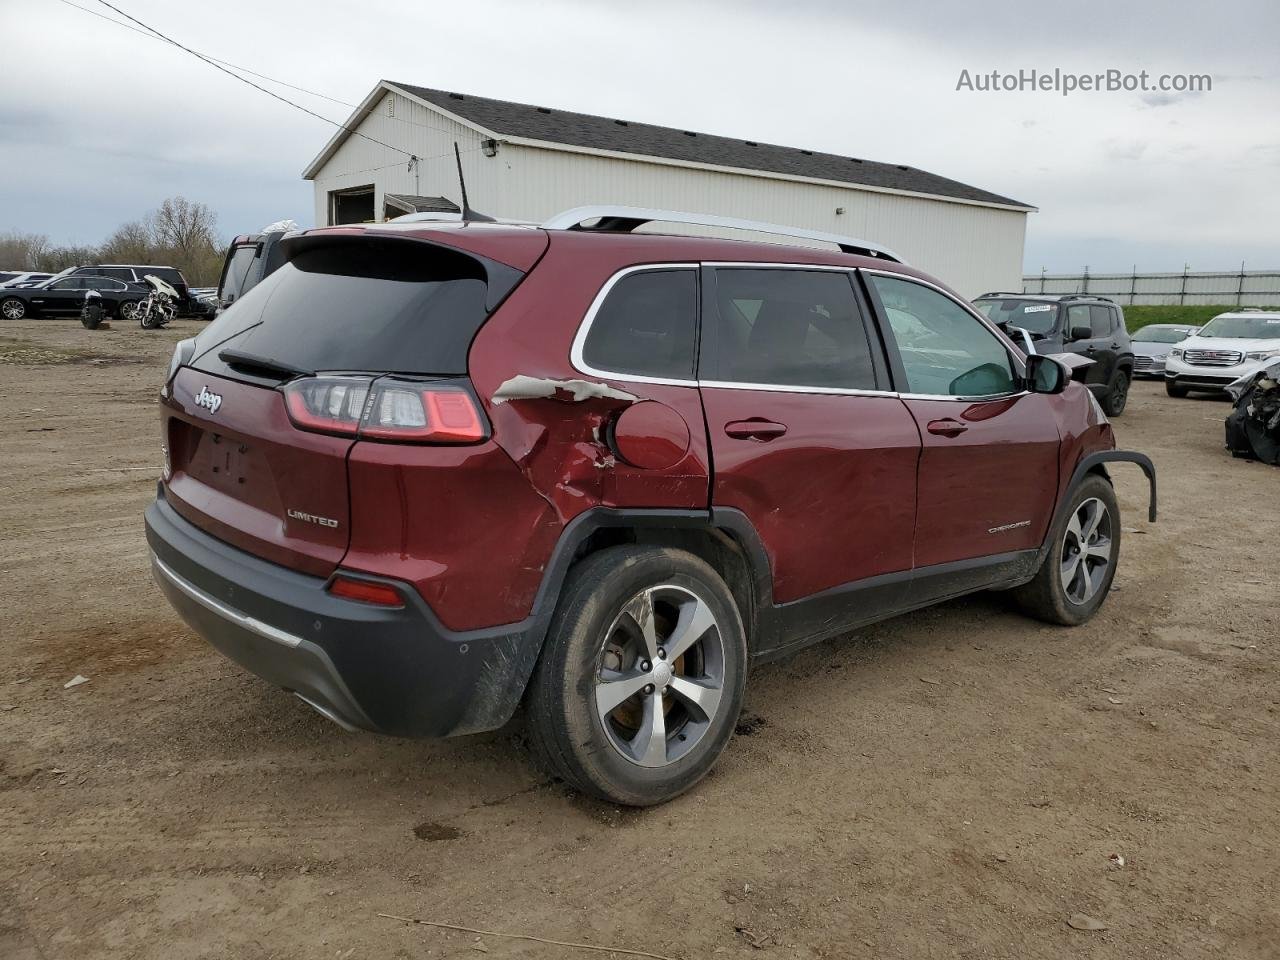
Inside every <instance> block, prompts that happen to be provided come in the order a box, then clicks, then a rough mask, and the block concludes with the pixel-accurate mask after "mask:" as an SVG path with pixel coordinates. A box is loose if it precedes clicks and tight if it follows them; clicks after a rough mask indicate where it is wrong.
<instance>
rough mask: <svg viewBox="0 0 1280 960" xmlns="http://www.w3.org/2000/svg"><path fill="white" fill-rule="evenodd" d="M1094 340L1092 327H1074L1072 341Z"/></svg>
mask: <svg viewBox="0 0 1280 960" xmlns="http://www.w3.org/2000/svg"><path fill="white" fill-rule="evenodd" d="M1092 338H1093V329H1092V328H1091V327H1072V328H1071V339H1072V340H1091V339H1092Z"/></svg>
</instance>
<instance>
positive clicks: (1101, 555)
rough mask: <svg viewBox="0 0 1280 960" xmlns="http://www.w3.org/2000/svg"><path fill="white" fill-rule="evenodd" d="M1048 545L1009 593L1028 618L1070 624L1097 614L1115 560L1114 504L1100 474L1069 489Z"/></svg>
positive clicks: (1117, 524) (1113, 572) (1108, 587)
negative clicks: (1031, 572)
mask: <svg viewBox="0 0 1280 960" xmlns="http://www.w3.org/2000/svg"><path fill="white" fill-rule="evenodd" d="M1049 543H1050V547H1049V552H1048V553H1047V554H1046V555H1045V558H1044V562H1043V563H1042V564H1041V565H1040V569H1039V570H1038V571H1037V572H1036V575H1035V578H1034V579H1033V580H1032V581H1031V582H1030V583H1026V584H1023V585H1022V586H1021V587H1017V588H1015V589H1014V590H1012V591H1011V595H1012V597H1013V601H1014V603H1016V604H1017V605H1018V607H1019V608H1020V609H1021V610H1022V612H1023V613H1025V614H1027V615H1028V616H1032V617H1035V618H1036V619H1037V620H1043V621H1045V622H1046V623H1057V624H1061V625H1062V626H1066V627H1074V626H1076V625H1078V624H1081V623H1084V622H1085V621H1087V620H1089V619H1090V618H1091V617H1092V616H1093V615H1094V614H1095V613H1097V612H1098V608H1099V607H1100V606H1102V602H1103V601H1104V600H1105V599H1106V598H1107V593H1108V592H1109V591H1110V590H1111V581H1112V580H1113V579H1114V578H1115V575H1116V563H1117V561H1118V560H1119V558H1120V507H1119V505H1118V504H1117V503H1116V494H1115V491H1114V490H1113V489H1112V488H1111V484H1110V483H1108V482H1107V480H1106V478H1104V477H1101V476H1099V475H1098V474H1090V475H1089V476H1087V477H1085V479H1084V481H1083V482H1082V483H1080V485H1079V486H1077V487H1076V488H1075V489H1074V490H1072V491H1071V494H1070V500H1069V501H1068V508H1067V509H1066V510H1064V511H1063V513H1062V516H1061V517H1060V518H1059V519H1058V522H1057V523H1056V524H1054V528H1053V532H1052V534H1051V536H1050V539H1049Z"/></svg>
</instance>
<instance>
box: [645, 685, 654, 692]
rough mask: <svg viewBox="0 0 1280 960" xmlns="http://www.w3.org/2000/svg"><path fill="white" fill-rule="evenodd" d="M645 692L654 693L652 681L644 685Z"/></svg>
mask: <svg viewBox="0 0 1280 960" xmlns="http://www.w3.org/2000/svg"><path fill="white" fill-rule="evenodd" d="M644 692H645V693H646V694H652V693H653V684H652V683H646V684H645V685H644Z"/></svg>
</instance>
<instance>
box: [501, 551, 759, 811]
mask: <svg viewBox="0 0 1280 960" xmlns="http://www.w3.org/2000/svg"><path fill="white" fill-rule="evenodd" d="M746 665H747V643H746V633H745V631H744V629H743V626H742V618H741V616H740V615H739V612H738V607H737V604H736V603H735V602H734V599H733V595H732V594H731V593H730V592H729V588H728V587H727V586H726V585H725V583H724V581H723V580H722V579H721V578H720V577H719V576H718V575H717V574H716V572H715V571H714V570H713V569H712V568H711V567H710V566H708V565H707V564H706V563H705V562H703V561H702V560H700V559H698V558H697V557H695V556H693V555H691V554H689V553H686V552H684V551H682V550H672V549H667V548H662V547H641V546H623V547H611V548H609V549H607V550H602V551H600V552H599V553H596V554H593V555H591V556H590V557H588V558H587V559H586V560H584V561H583V562H582V563H580V564H579V565H578V566H576V567H574V568H573V569H572V570H571V571H570V573H569V576H568V578H567V579H566V581H565V585H564V589H563V590H562V592H561V596H560V602H559V604H558V605H557V607H556V613H555V616H554V617H553V619H552V623H551V629H550V631H549V633H548V636H547V642H546V645H545V646H544V648H543V651H542V656H541V658H540V659H539V661H538V665H537V668H536V669H535V670H534V674H533V678H532V679H531V680H530V682H529V690H528V692H527V695H526V706H527V713H528V729H529V736H530V741H531V743H532V746H533V749H534V752H535V754H536V755H537V756H538V758H539V759H540V760H541V761H542V763H543V765H544V766H545V767H547V768H548V769H549V770H550V771H551V773H553V774H554V775H556V776H559V777H560V778H561V779H563V780H565V781H566V782H567V783H569V784H570V785H571V786H574V787H576V788H578V789H580V790H582V791H583V792H585V793H589V794H592V795H593V796H596V797H599V798H601V799H603V800H608V801H610V802H613V803H619V804H625V805H627V806H635V807H644V806H651V805H653V804H657V803H663V802H664V801H667V800H670V799H671V798H673V797H676V796H678V795H679V794H681V793H683V792H684V791H686V790H688V789H689V788H690V787H692V786H693V785H694V784H695V783H697V782H698V781H699V780H701V779H702V778H703V777H704V776H705V775H706V774H707V772H708V771H709V770H710V769H711V767H712V765H713V764H714V763H715V761H716V759H717V758H718V757H719V756H720V753H721V752H722V751H723V750H724V747H725V745H726V744H727V743H728V742H729V738H730V736H731V735H732V734H733V728H734V724H735V723H736V722H737V719H738V713H739V711H740V710H741V709H742V693H743V689H744V687H745V685H746V674H747V669H746Z"/></svg>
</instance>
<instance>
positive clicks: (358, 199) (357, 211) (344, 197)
mask: <svg viewBox="0 0 1280 960" xmlns="http://www.w3.org/2000/svg"><path fill="white" fill-rule="evenodd" d="M371 220H373V185H372V184H370V185H369V186H367V187H353V188H352V189H350V190H331V191H330V192H329V225H330V226H334V225H337V224H339V223H368V222H370V221H371Z"/></svg>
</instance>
